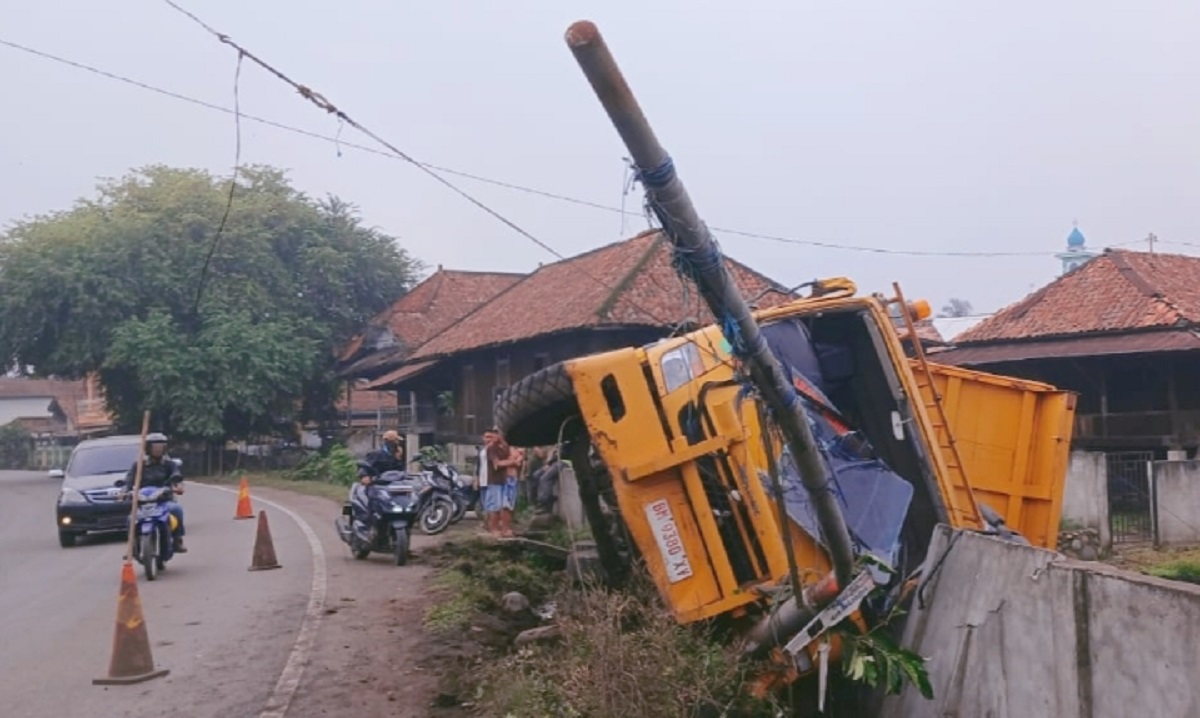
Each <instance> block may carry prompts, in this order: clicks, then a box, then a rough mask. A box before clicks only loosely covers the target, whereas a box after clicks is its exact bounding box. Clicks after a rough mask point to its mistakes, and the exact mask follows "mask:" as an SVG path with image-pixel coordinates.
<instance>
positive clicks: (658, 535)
mask: <svg viewBox="0 0 1200 718" xmlns="http://www.w3.org/2000/svg"><path fill="white" fill-rule="evenodd" d="M646 518H647V519H648V520H649V521H650V528H651V529H652V530H653V531H654V540H655V541H657V542H658V550H659V552H660V553H661V554H662V558H663V566H664V567H666V569H667V580H668V581H670V582H671V583H678V582H680V581H682V580H684V579H686V578H691V577H692V564H691V562H689V561H688V557H687V551H685V550H684V548H683V537H682V536H680V535H679V527H678V526H676V525H675V517H674V516H673V515H672V514H671V505H670V504H668V503H667V500H666V499H659V500H657V501H653V502H651V503H649V504H647V505H646Z"/></svg>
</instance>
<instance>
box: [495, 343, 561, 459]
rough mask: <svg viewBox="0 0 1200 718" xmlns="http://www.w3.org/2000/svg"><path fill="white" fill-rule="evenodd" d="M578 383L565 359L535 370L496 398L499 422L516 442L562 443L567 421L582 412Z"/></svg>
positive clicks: (508, 435) (517, 444)
mask: <svg viewBox="0 0 1200 718" xmlns="http://www.w3.org/2000/svg"><path fill="white" fill-rule="evenodd" d="M579 413H580V412H579V402H578V401H576V399H575V387H574V386H572V384H571V377H570V376H569V375H568V374H567V365H566V363H565V362H559V363H558V364H552V365H550V366H548V367H546V368H544V369H541V370H539V371H536V372H534V373H533V374H530V375H529V376H527V377H525V378H524V379H522V380H521V381H519V382H517V383H516V384H514V385H513V386H511V387H509V389H508V390H507V391H505V392H504V393H503V394H501V395H500V396H499V397H498V398H497V399H496V405H495V412H494V415H495V418H496V426H497V427H499V429H500V431H501V432H503V433H504V438H505V440H507V441H508V443H510V444H512V445H513V446H548V445H550V444H556V443H558V432H559V430H560V429H561V428H562V425H563V422H564V421H566V420H567V419H569V418H571V417H573V416H579Z"/></svg>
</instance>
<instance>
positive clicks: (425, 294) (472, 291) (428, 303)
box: [340, 269, 524, 361]
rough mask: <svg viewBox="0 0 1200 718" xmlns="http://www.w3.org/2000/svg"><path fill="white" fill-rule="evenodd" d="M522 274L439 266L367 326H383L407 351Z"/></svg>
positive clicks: (356, 345) (357, 347) (353, 344)
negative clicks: (463, 269) (453, 268)
mask: <svg viewBox="0 0 1200 718" xmlns="http://www.w3.org/2000/svg"><path fill="white" fill-rule="evenodd" d="M523 276H524V275H521V274H509V273H502V272H465V271H459V270H450V269H438V271H437V272H434V274H433V275H432V276H430V277H429V278H428V279H426V280H425V281H423V282H421V283H420V284H418V285H417V286H415V287H413V288H412V290H410V291H409V292H408V293H407V294H405V295H404V296H403V297H400V298H399V299H397V300H396V301H395V302H394V303H393V304H392V306H390V307H388V308H387V309H385V310H384V311H382V312H380V313H379V314H378V315H376V316H375V318H374V319H372V320H371V321H370V323H369V326H372V327H377V328H383V327H386V328H387V329H388V330H389V331H391V333H392V336H393V337H395V339H396V341H397V342H398V343H399V344H400V349H401V350H403V351H404V352H409V351H412V350H414V349H416V348H417V347H419V346H421V345H422V344H424V343H425V342H427V341H429V340H430V339H432V338H433V337H435V336H437V335H438V334H440V333H441V332H443V331H445V329H446V328H447V327H449V326H451V325H452V324H454V323H455V322H457V321H458V320H460V319H462V318H463V317H465V316H466V315H467V314H469V313H470V312H471V311H473V310H474V309H475V308H476V307H478V306H479V305H480V304H482V303H483V302H485V301H487V300H488V299H491V298H492V297H494V296H496V295H497V294H499V293H500V292H502V291H504V290H505V289H508V288H509V287H511V286H512V285H513V284H515V283H517V282H518V281H520V280H521V278H522V277H523ZM365 336H366V333H365V332H364V333H363V334H359V335H358V336H356V337H355V338H354V339H352V340H351V341H350V342H349V343H348V344H347V345H346V346H345V347H344V348H343V349H342V351H341V353H340V357H341V359H342V361H347V360H350V359H352V358H354V357H355V356H356V355H358V354H359V353H360V351H361V350H362V349H363V348H364V347H363V344H364V338H365Z"/></svg>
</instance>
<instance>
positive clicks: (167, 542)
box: [133, 486, 179, 581]
mask: <svg viewBox="0 0 1200 718" xmlns="http://www.w3.org/2000/svg"><path fill="white" fill-rule="evenodd" d="M174 498H175V493H174V492H173V491H172V490H171V488H170V487H169V486H150V487H143V488H141V489H139V490H138V507H137V519H136V520H137V523H136V525H135V526H134V533H133V560H134V561H137V562H138V563H140V564H142V569H143V570H144V571H145V573H146V580H147V581H153V580H154V578H155V577H156V576H157V575H158V572H159V571H162V570H163V569H165V568H166V567H167V562H168V561H170V560H171V557H172V556H174V555H175V542H174V540H173V539H172V537H173V536H174V534H175V529H176V528H177V527H178V526H179V521H178V520H177V519H176V518H175V517H174V516H172V515H171V512H170V510H169V508H168V506H167V504H168V503H169V502H170V501H172V500H174Z"/></svg>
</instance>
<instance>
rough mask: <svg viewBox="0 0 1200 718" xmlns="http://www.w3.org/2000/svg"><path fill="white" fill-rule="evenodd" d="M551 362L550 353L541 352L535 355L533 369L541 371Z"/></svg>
mask: <svg viewBox="0 0 1200 718" xmlns="http://www.w3.org/2000/svg"><path fill="white" fill-rule="evenodd" d="M549 363H550V355H549V354H546V353H545V352H541V353H538V354H534V355H533V370H534V371H541V370H542V369H545V368H546V365H547V364H549Z"/></svg>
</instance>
